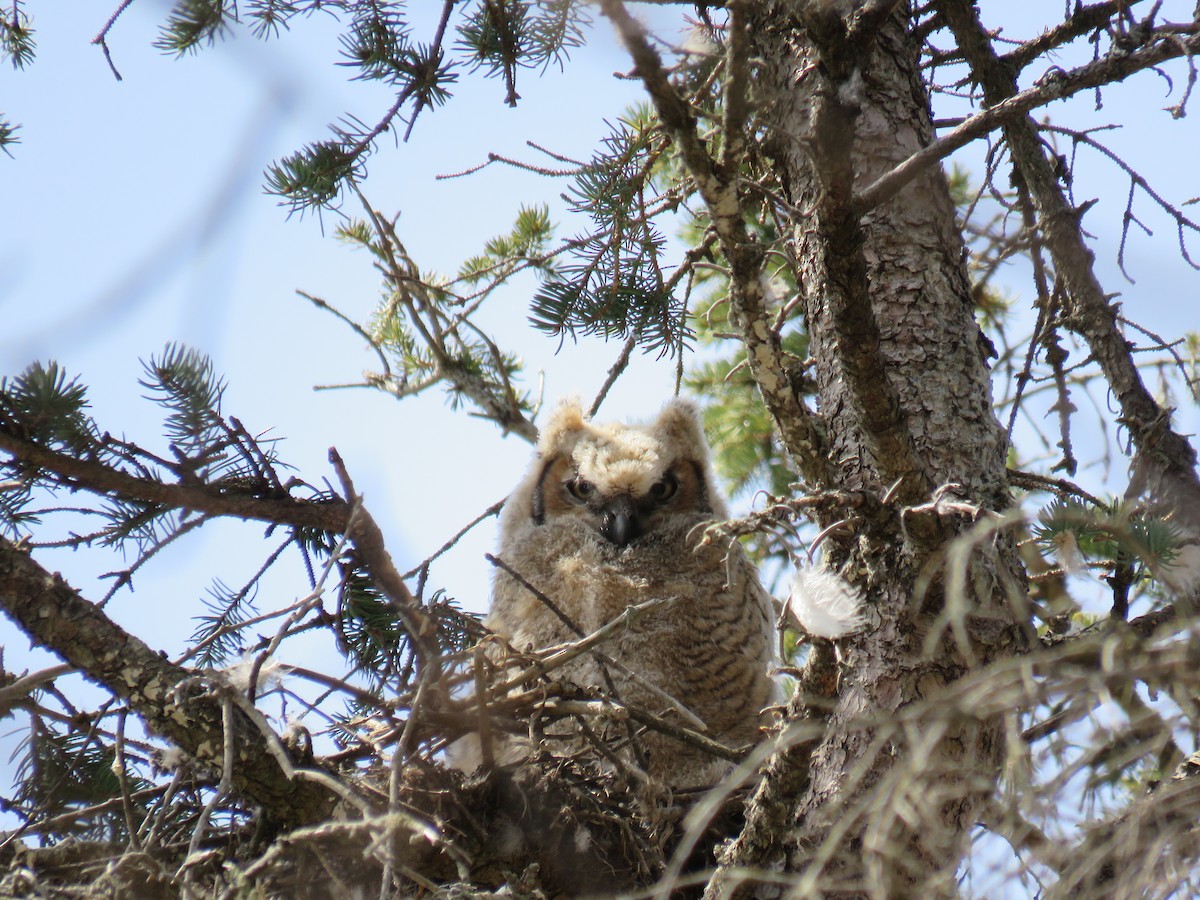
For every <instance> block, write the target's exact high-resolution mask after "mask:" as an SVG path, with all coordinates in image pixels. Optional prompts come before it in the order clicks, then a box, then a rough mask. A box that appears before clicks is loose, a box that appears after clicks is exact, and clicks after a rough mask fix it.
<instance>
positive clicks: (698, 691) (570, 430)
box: [458, 400, 775, 787]
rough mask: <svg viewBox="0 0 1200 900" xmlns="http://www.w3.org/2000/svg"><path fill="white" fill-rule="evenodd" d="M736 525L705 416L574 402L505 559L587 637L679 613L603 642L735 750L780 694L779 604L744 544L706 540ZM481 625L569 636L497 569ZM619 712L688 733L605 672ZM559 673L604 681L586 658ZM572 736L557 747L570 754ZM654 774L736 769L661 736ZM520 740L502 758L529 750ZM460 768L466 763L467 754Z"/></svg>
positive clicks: (515, 521) (530, 477)
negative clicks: (611, 413)
mask: <svg viewBox="0 0 1200 900" xmlns="http://www.w3.org/2000/svg"><path fill="white" fill-rule="evenodd" d="M725 515H726V511H725V504H724V502H723V501H722V500H721V497H720V495H719V493H718V491H717V488H716V484H715V481H714V479H713V476H712V473H711V469H710V465H709V451H708V447H707V444H706V443H705V441H704V435H703V432H702V430H701V427H700V422H699V417H698V415H697V412H696V410H695V408H694V407H693V406H692V405H691V404H690V403H687V402H685V401H681V400H675V401H672V402H670V403H668V404H667V405H666V407H664V409H663V410H662V413H661V414H660V415H659V417H658V418H657V419H656V420H655V421H654V422H652V423H650V424H648V425H644V426H636V425H626V424H596V423H593V422H590V421H588V420H587V419H586V418H585V417H584V415H583V413H582V411H581V409H580V407H579V404H578V402H568V403H565V404H563V405H562V406H560V407H559V408H558V409H557V410H556V411H555V413H554V414H553V415H552V417H551V418H550V420H549V422H547V424H546V426H545V428H544V429H543V431H542V434H541V438H540V440H539V442H538V453H537V456H536V457H535V459H534V461H533V464H532V465H531V466H530V468H529V471H528V472H527V473H526V475H525V477H524V479H523V480H522V481H521V483H520V484H519V485H518V486H517V488H516V489H515V490H514V491H513V492H512V494H511V495H510V496H509V499H508V501H507V503H506V505H505V508H504V511H503V513H502V515H501V522H500V556H501V558H502V559H503V560H504V561H505V562H506V563H507V564H508V565H509V566H511V567H512V568H513V569H514V570H515V571H517V572H519V573H520V574H521V575H522V576H523V577H524V578H525V579H526V580H527V581H528V582H529V583H530V584H532V585H533V586H534V587H535V588H537V589H538V591H540V592H542V593H544V594H545V595H546V596H548V597H549V598H550V599H551V600H552V601H553V602H554V603H555V604H556V605H557V606H558V607H559V609H560V610H561V611H562V612H563V613H565V615H566V616H567V617H568V618H569V619H570V620H571V621H572V623H574V625H575V626H577V627H578V628H579V629H580V630H581V631H582V632H584V633H590V632H592V631H594V630H595V629H597V628H599V627H600V626H602V625H604V624H605V623H607V622H609V621H611V620H612V619H613V618H615V617H616V616H617V615H619V614H620V613H621V612H622V611H624V610H625V609H626V608H627V607H629V606H632V605H634V604H637V603H641V602H643V601H646V600H650V599H653V598H672V600H671V601H670V602H669V603H666V604H664V605H663V606H661V607H658V608H657V609H655V610H654V611H652V612H650V613H648V614H646V615H644V616H642V617H641V618H640V619H638V620H637V621H636V622H635V623H634V624H633V625H631V626H630V627H628V628H626V629H622V630H620V631H619V632H618V633H617V634H615V635H614V636H613V637H612V638H610V639H609V640H608V641H606V642H605V643H604V644H603V646H602V648H601V649H603V650H604V652H605V653H607V654H609V655H610V656H612V657H614V658H615V659H617V660H618V661H620V662H621V663H623V664H624V665H625V666H627V667H628V668H630V669H631V670H633V671H634V672H636V673H637V674H638V675H640V676H641V677H642V678H643V679H645V680H646V681H649V682H650V683H652V684H653V685H655V686H656V687H657V688H659V689H660V690H662V691H665V692H666V693H667V694H669V695H670V696H671V697H672V698H674V699H675V700H676V701H678V703H679V704H681V705H683V706H684V707H686V709H687V710H689V711H690V713H692V714H693V715H694V716H695V717H697V718H698V719H700V720H701V721H703V722H704V724H705V726H706V729H707V730H706V733H707V734H708V736H710V737H712V738H715V739H716V740H718V741H721V742H722V743H725V744H726V745H729V746H732V747H737V746H742V745H745V744H749V743H753V742H755V741H757V740H758V737H759V720H760V711H761V710H762V709H763V707H765V706H767V705H768V704H770V703H771V702H773V700H774V699H775V697H774V688H773V685H772V682H771V681H770V678H769V675H768V671H769V668H770V665H771V662H772V658H773V652H774V648H775V630H774V624H773V620H774V616H773V613H772V602H771V598H770V596H769V595H768V594H767V593H766V592H765V591H764V590H763V588H762V587H761V585H760V584H759V581H758V577H757V573H756V571H755V569H754V567H753V566H752V565H751V564H750V562H749V561H748V560H747V559H746V558H745V556H744V555H743V554H742V552H741V548H740V547H739V546H738V545H737V544H736V543H732V542H731V543H729V544H725V543H722V542H713V543H708V544H705V543H704V542H703V537H704V531H705V526H706V525H708V524H710V523H712V522H713V521H715V520H717V519H720V518H722V517H724V516H725ZM486 624H487V625H488V627H489V628H491V629H492V630H493V631H495V632H497V633H498V634H500V635H502V636H504V637H505V638H507V639H508V640H509V642H510V643H511V644H512V645H513V646H514V647H516V648H518V649H526V648H533V649H537V648H543V647H547V646H550V645H553V644H557V643H561V642H564V641H571V640H575V639H576V637H577V635H575V634H574V633H573V632H572V631H571V629H570V628H568V627H567V626H566V625H565V624H564V623H563V622H562V621H561V620H560V619H559V617H558V616H557V615H555V613H554V612H552V611H551V610H550V609H548V608H547V606H546V604H545V603H543V602H542V601H541V600H539V599H538V598H537V597H536V596H535V595H534V594H533V593H531V592H530V591H529V590H527V589H526V588H524V587H522V586H521V584H520V583H518V581H516V580H515V579H513V578H512V577H511V576H509V575H508V574H506V573H504V572H499V573H498V574H497V575H496V580H495V584H494V587H493V594H492V607H491V612H490V614H489V616H488V618H487V622H486ZM609 676H610V677H611V679H612V681H613V683H614V685H615V687H616V690H617V694H618V695H619V697H620V699H621V700H622V701H624V702H625V703H628V704H631V705H635V706H639V707H642V708H645V709H648V710H649V711H651V712H654V713H658V714H661V715H664V716H666V717H667V718H668V719H673V720H674V721H676V722H677V723H679V724H688V723H687V722H686V721H685V719H684V717H683V716H681V715H680V714H679V713H678V711H675V710H672V709H671V703H670V702H669V701H667V700H665V699H663V698H662V697H661V696H660V695H657V694H656V693H655V692H654V691H652V690H650V689H647V688H646V687H645V686H644V685H642V684H639V683H638V682H637V681H636V680H631V679H630V678H628V677H625V676H624V675H623V674H622V673H621V672H620V671H618V670H614V671H611V672H609ZM554 677H556V678H559V679H565V680H570V681H572V682H574V683H575V684H578V685H581V686H585V687H595V688H602V687H603V686H604V685H605V680H604V674H603V673H602V671H601V668H600V665H599V663H598V662H596V661H595V660H594V659H593V658H591V657H590V656H585V657H581V658H580V659H579V660H577V661H575V662H573V663H572V664H570V665H568V666H565V667H563V668H562V669H559V670H557V671H556V672H555V673H554ZM573 743H574V742H573V739H572V737H571V736H570V735H568V734H565V733H564V734H562V735H561V736H558V735H556V736H555V738H554V739H553V740H552V742H551V744H552V746H551V747H550V749H551V750H553V751H554V752H559V753H562V752H568V751H569V750H570V749H571V747H572V746H573ZM639 747H640V750H641V752H642V756H643V761H644V762H645V763H646V767H647V772H648V774H649V775H650V776H651V777H652V778H654V779H656V780H657V781H659V782H660V783H663V784H666V785H669V786H671V787H683V786H696V785H701V784H707V783H711V782H713V781H715V780H716V779H718V778H719V777H721V775H722V774H724V772H725V771H726V770H727V769H728V763H726V762H723V761H720V760H716V759H714V758H713V757H711V756H709V755H707V754H704V753H703V752H701V751H698V750H694V749H692V748H690V747H688V746H686V745H684V744H682V743H679V742H678V741H675V740H673V739H670V738H667V737H665V736H662V735H659V734H653V733H648V734H645V735H643V736H642V737H641V738H639ZM529 749H530V748H529V747H528V746H527V745H524V746H522V745H521V743H519V742H515V741H514V742H511V743H510V744H509V745H507V746H506V747H505V748H503V750H502V752H501V754H499V755H500V757H501V758H502V759H512V758H515V757H517V756H520V755H521V754H523V753H527V752H529ZM458 756H459V759H458V762H459V764H460V765H464V764H465V765H464V767H466V766H468V765H469V764H470V762H471V761H472V760H471V754H470V753H466V754H463V753H460V754H459V755H458Z"/></svg>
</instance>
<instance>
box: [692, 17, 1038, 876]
mask: <svg viewBox="0 0 1200 900" xmlns="http://www.w3.org/2000/svg"><path fill="white" fill-rule="evenodd" d="M894 5H895V4H866V5H865V6H863V7H862V8H861V9H860V10H859V12H858V13H857V15H856V16H852V17H851V18H849V19H843V18H842V17H841V15H840V14H838V13H837V12H836V11H834V6H833V5H830V4H817V3H813V4H807V5H806V4H800V7H799V12H798V13H796V15H795V17H793V16H792V15H791V14H790V13H789V9H790V8H791V7H789V6H787V5H784V4H776V5H770V6H760V7H756V8H755V11H754V13H753V14H752V18H751V22H750V28H749V30H750V33H751V34H752V35H753V39H754V47H753V51H752V52H753V56H754V57H756V58H758V59H761V60H762V69H761V70H760V73H759V75H760V77H759V81H758V88H759V90H760V91H761V97H760V98H759V99H760V103H761V105H762V106H763V107H764V114H765V117H766V123H765V126H766V127H765V131H766V133H767V134H773V135H774V138H773V139H772V143H771V145H770V147H769V148H768V149H769V152H770V153H771V154H772V157H773V159H774V162H775V165H776V167H777V175H778V177H779V180H780V181H781V182H782V183H783V184H784V185H785V187H786V189H787V192H788V197H787V199H788V200H789V201H790V203H791V204H792V209H793V210H794V213H793V220H792V225H793V233H792V238H793V240H794V244H795V247H794V259H796V260H797V261H798V263H797V272H796V276H797V283H798V284H799V285H800V289H801V295H802V298H803V301H804V318H805V324H806V326H807V329H808V333H809V336H810V342H811V343H810V347H811V353H812V356H813V359H814V361H815V366H814V374H815V377H816V381H817V384H818V398H819V406H818V410H819V413H820V416H821V419H822V421H823V424H824V428H825V433H826V436H827V437H826V440H827V446H828V448H829V452H830V458H831V461H832V462H833V465H834V468H835V471H836V479H837V485H836V486H837V487H838V488H840V489H843V490H846V491H851V492H863V493H866V494H867V495H870V496H873V497H874V498H876V499H877V501H878V507H877V508H878V510H879V512H878V514H877V515H873V516H869V517H862V518H859V519H857V520H855V521H854V522H853V526H854V527H853V528H851V529H845V528H843V529H841V530H839V531H837V532H835V533H834V535H833V536H832V537H831V539H830V541H829V542H828V543H827V544H826V551H825V553H826V562H827V564H831V565H833V566H834V567H837V568H840V569H841V570H842V571H843V573H844V574H845V575H846V577H847V579H848V580H849V581H851V582H852V583H854V584H856V585H858V586H859V588H860V589H861V590H862V591H863V593H864V595H865V596H866V598H867V602H868V605H869V607H870V609H871V611H872V618H873V620H874V622H873V627H872V628H871V629H869V630H868V631H867V632H866V633H865V634H862V635H859V636H856V637H854V638H851V639H848V640H845V641H842V642H841V643H840V646H839V648H838V666H839V684H838V696H837V699H836V702H835V705H834V708H833V712H832V714H831V716H830V719H829V729H828V732H827V734H826V736H825V738H824V739H823V740H822V741H821V742H820V743H819V744H818V745H817V746H816V747H815V749H814V750H813V751H812V753H811V755H809V756H808V758H807V764H808V765H809V766H810V773H809V778H808V780H807V788H806V790H805V791H804V792H803V793H802V794H801V795H800V796H798V797H794V798H793V806H792V809H791V811H790V817H789V819H790V823H791V833H790V835H788V836H787V837H786V839H785V840H781V841H776V842H774V843H773V844H772V842H765V841H762V840H758V841H751V840H749V839H748V838H747V836H748V835H750V834H752V833H753V830H754V827H755V826H756V824H760V821H759V820H761V819H762V818H763V817H767V816H769V817H771V818H772V819H773V820H775V821H778V820H779V815H778V797H779V791H778V790H777V786H778V785H777V783H776V782H778V781H779V780H781V779H784V778H790V779H791V781H792V783H796V779H795V775H794V772H793V773H792V774H790V775H789V774H788V773H789V771H790V770H794V768H795V767H796V766H797V765H802V764H804V761H803V760H797V759H796V758H795V757H796V754H795V753H794V748H786V747H785V749H784V750H782V751H781V757H780V758H777V759H776V760H775V761H773V763H772V765H770V766H768V767H767V773H766V776H765V780H764V783H763V785H762V786H761V787H760V789H759V791H758V794H757V795H756V796H755V798H754V799H753V800H752V801H751V804H750V808H749V812H748V818H749V821H750V827H749V828H748V829H747V831H746V832H745V834H744V835H743V837H742V838H741V839H739V840H738V841H737V842H735V843H734V844H732V845H731V846H730V847H729V848H728V850H727V851H726V853H725V855H724V857H723V859H722V866H723V869H722V872H721V873H719V875H718V878H716V879H715V880H714V882H713V884H712V885H711V886H710V890H709V896H721V895H726V894H728V893H729V892H730V891H733V890H734V889H735V885H736V884H737V883H738V882H737V879H739V878H743V877H745V875H746V873H747V872H748V871H750V872H752V871H754V870H762V869H766V870H776V871H778V870H781V869H782V870H783V871H786V872H788V873H793V874H796V875H800V876H801V878H800V880H799V881H798V884H799V885H801V886H802V887H803V888H804V889H808V890H814V891H819V892H824V893H826V894H829V893H839V892H847V893H850V894H857V893H860V892H863V891H869V892H873V893H876V894H877V895H888V896H900V895H909V894H911V892H912V891H913V890H914V889H917V888H918V887H919V888H920V889H921V890H923V891H932V892H933V893H935V894H940V893H943V892H950V891H952V889H953V878H954V873H955V870H956V868H957V866H958V863H959V861H960V860H961V858H962V855H963V852H964V850H965V847H966V838H967V836H968V832H969V829H970V827H971V825H972V824H973V821H974V817H973V812H974V810H975V809H976V807H977V805H978V803H979V802H980V801H981V799H982V798H983V797H985V796H986V795H987V794H988V792H989V791H990V790H991V788H992V787H993V786H994V784H995V780H996V778H997V777H998V773H999V767H998V766H999V761H1000V750H1001V747H1002V741H1001V740H1000V737H1001V735H1000V730H999V727H998V725H997V724H996V723H995V722H994V721H986V720H975V719H967V720H959V721H946V722H943V723H940V725H939V726H938V727H939V730H940V736H939V738H938V739H936V740H933V741H932V742H931V743H929V744H928V745H927V747H926V750H925V751H924V752H923V751H921V750H919V749H918V747H917V746H916V744H917V743H918V738H917V736H913V735H903V734H900V733H898V732H895V731H891V732H885V731H884V730H882V729H881V728H880V727H877V726H878V723H882V722H884V721H885V720H886V719H887V717H888V716H889V715H890V714H891V713H894V712H895V711H896V710H898V709H899V708H901V707H902V706H905V705H908V704H912V703H915V702H919V701H922V700H927V699H929V698H931V697H933V696H935V695H936V694H937V692H938V691H939V690H941V689H942V688H943V687H944V686H945V685H947V684H949V683H951V682H953V681H954V680H955V679H957V678H958V677H960V676H961V675H962V674H963V673H964V672H965V671H966V670H967V668H968V667H969V666H970V665H973V664H979V663H986V662H987V661H989V660H990V659H993V658H996V657H998V656H1002V655H1008V654H1011V653H1013V652H1017V651H1018V650H1019V648H1020V646H1021V644H1022V638H1023V635H1022V633H1021V632H1020V631H1019V630H1018V629H1016V628H1014V627H1013V626H1012V621H1013V616H1012V612H1011V610H1010V608H1009V603H1008V599H1007V597H1008V593H1007V591H1008V589H1009V588H1013V587H1016V586H1019V585H1022V584H1023V575H1022V573H1021V569H1020V565H1019V561H1018V559H1017V556H1016V553H1015V551H1014V548H1013V545H1012V542H1011V540H1009V539H1007V538H1006V537H1004V536H1003V535H999V536H993V537H990V538H989V539H987V540H984V541H981V542H979V543H978V544H977V545H976V546H975V547H974V549H973V552H972V553H971V554H970V561H969V563H968V562H966V561H964V562H963V563H962V566H963V567H966V566H968V565H969V572H970V577H965V573H966V570H965V568H964V570H963V572H960V575H962V576H963V577H959V578H958V579H957V580H956V582H955V583H956V584H957V585H958V586H960V587H961V589H955V590H947V586H946V578H944V577H942V576H937V575H935V576H933V577H932V578H931V577H930V576H931V573H932V572H933V571H934V570H935V568H936V567H938V566H939V565H941V562H942V560H943V558H944V556H945V554H946V552H947V549H948V546H949V542H950V541H951V540H953V539H954V538H955V536H956V534H958V533H960V532H961V531H962V530H963V529H964V528H965V527H966V526H967V525H968V524H969V522H970V520H971V519H972V518H975V517H974V516H971V515H969V514H968V515H964V516H961V517H958V518H956V517H954V516H945V515H940V514H938V513H936V512H934V513H930V512H929V511H930V510H931V509H934V508H936V504H932V505H931V503H930V501H931V500H932V499H934V498H935V497H944V496H947V495H953V496H954V497H956V498H957V499H959V500H960V501H963V503H962V505H961V506H960V507H959V508H960V510H970V509H971V508H974V509H977V510H978V511H979V512H980V514H981V515H983V516H986V515H987V514H988V512H989V511H1001V510H1004V509H1005V508H1006V507H1007V506H1008V505H1009V502H1010V501H1009V497H1008V491H1007V484H1006V476H1005V453H1006V449H1007V446H1006V439H1005V435H1004V431H1003V429H1002V427H1001V426H1000V424H999V422H998V421H997V420H996V418H995V416H994V414H993V412H992V401H991V385H990V380H989V376H988V371H987V366H986V358H985V353H984V350H983V348H984V347H985V346H986V342H984V341H983V340H982V339H981V335H980V331H979V328H978V326H977V325H976V323H975V320H974V316H973V304H972V300H971V295H970V290H969V282H968V278H967V275H966V271H965V268H964V265H963V260H964V256H965V253H964V248H963V245H962V241H961V237H960V233H959V230H958V228H957V225H956V222H955V211H954V205H953V203H952V201H951V199H950V195H949V190H948V187H947V184H946V181H945V178H944V176H943V174H942V172H941V170H940V169H934V170H930V171H928V172H927V173H925V174H924V175H922V176H920V177H918V178H917V179H916V180H914V181H913V182H911V183H910V184H909V185H908V186H907V187H905V188H904V189H903V190H902V191H900V192H899V193H898V194H897V195H895V196H894V197H892V198H891V199H889V200H887V201H885V202H884V203H882V204H881V205H879V206H877V207H875V208H872V209H865V210H864V209H860V208H858V207H857V206H856V205H855V203H854V200H853V197H854V194H855V191H856V189H857V190H861V189H862V188H863V187H864V186H866V185H870V184H872V183H873V182H874V181H876V180H877V179H878V178H880V177H881V176H882V175H884V174H885V173H887V172H888V171H890V170H892V169H893V168H894V167H895V166H897V165H898V164H899V163H901V162H902V161H903V160H905V159H906V158H908V157H909V156H911V155H912V154H913V153H915V152H917V151H919V150H920V149H922V148H923V147H927V146H929V145H930V144H931V143H932V142H933V139H934V134H933V128H932V124H931V116H930V111H929V97H928V94H927V92H926V89H925V86H924V84H923V82H922V81H921V79H920V77H919V72H918V68H917V61H918V54H919V50H920V46H919V42H918V41H917V39H915V38H914V37H913V36H912V35H911V33H910V32H909V30H908V25H909V18H908V12H907V9H906V8H903V7H902V8H900V9H899V10H896V11H893V10H892V7H893V6H894ZM916 507H922V511H918V510H917V509H916ZM851 515H852V514H851V513H849V511H847V517H848V518H849V517H851ZM923 578H924V579H925V580H926V583H925V586H924V588H923V589H922V587H921V586H920V583H921V581H922V579H923ZM972 620H974V621H975V622H976V624H978V623H979V622H980V621H988V622H991V623H992V625H993V626H994V627H993V629H992V630H993V634H994V635H995V637H994V638H993V639H992V643H990V644H985V643H983V642H981V641H980V640H977V639H976V638H977V637H978V636H979V635H978V633H976V632H973V631H972V629H971V628H968V627H965V625H964V623H968V622H970V621H972ZM943 630H945V631H947V632H949V631H953V632H954V633H955V635H956V637H955V638H954V639H950V638H949V637H946V636H943V635H942V633H941V632H942V631H943ZM984 630H987V629H984ZM794 706H795V704H794ZM801 714H802V710H798V709H793V710H792V711H791V716H792V717H793V718H798V717H799V716H800V715H801ZM785 734H786V732H785ZM785 743H786V742H785ZM783 754H787V755H788V758H787V760H786V762H785V763H783V764H781V763H780V759H782V758H783V757H782V755H783ZM972 773H974V774H972ZM980 776H982V781H981V780H980ZM882 795H890V797H891V798H892V799H899V798H902V802H897V803H889V804H884V803H880V804H878V806H877V807H873V806H872V800H871V798H872V796H875V797H879V796H882ZM904 806H907V808H908V810H909V814H907V815H905V816H903V817H902V816H901V815H899V814H897V810H898V809H899V808H901V807H904ZM750 880H751V881H753V880H754V879H753V877H752V876H751V877H750ZM790 889H794V888H790ZM743 890H744V889H743ZM781 890H782V889H780V888H777V887H773V886H771V885H769V884H768V883H767V882H766V881H765V880H763V881H762V882H760V883H759V884H758V886H757V888H756V892H757V893H758V894H759V895H768V896H774V895H776V894H778V893H780V892H781Z"/></svg>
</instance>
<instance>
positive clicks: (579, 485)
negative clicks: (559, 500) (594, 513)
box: [567, 478, 596, 500]
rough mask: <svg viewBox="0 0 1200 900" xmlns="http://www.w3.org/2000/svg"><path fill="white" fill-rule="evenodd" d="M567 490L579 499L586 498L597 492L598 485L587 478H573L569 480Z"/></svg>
mask: <svg viewBox="0 0 1200 900" xmlns="http://www.w3.org/2000/svg"><path fill="white" fill-rule="evenodd" d="M567 490H568V491H570V493H571V496H572V497H574V498H575V499H577V500H586V499H587V498H588V497H590V496H592V495H593V494H594V493H596V486H595V485H594V484H592V483H591V482H590V481H588V480H587V479H585V478H573V479H571V480H570V481H568V482H567Z"/></svg>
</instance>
